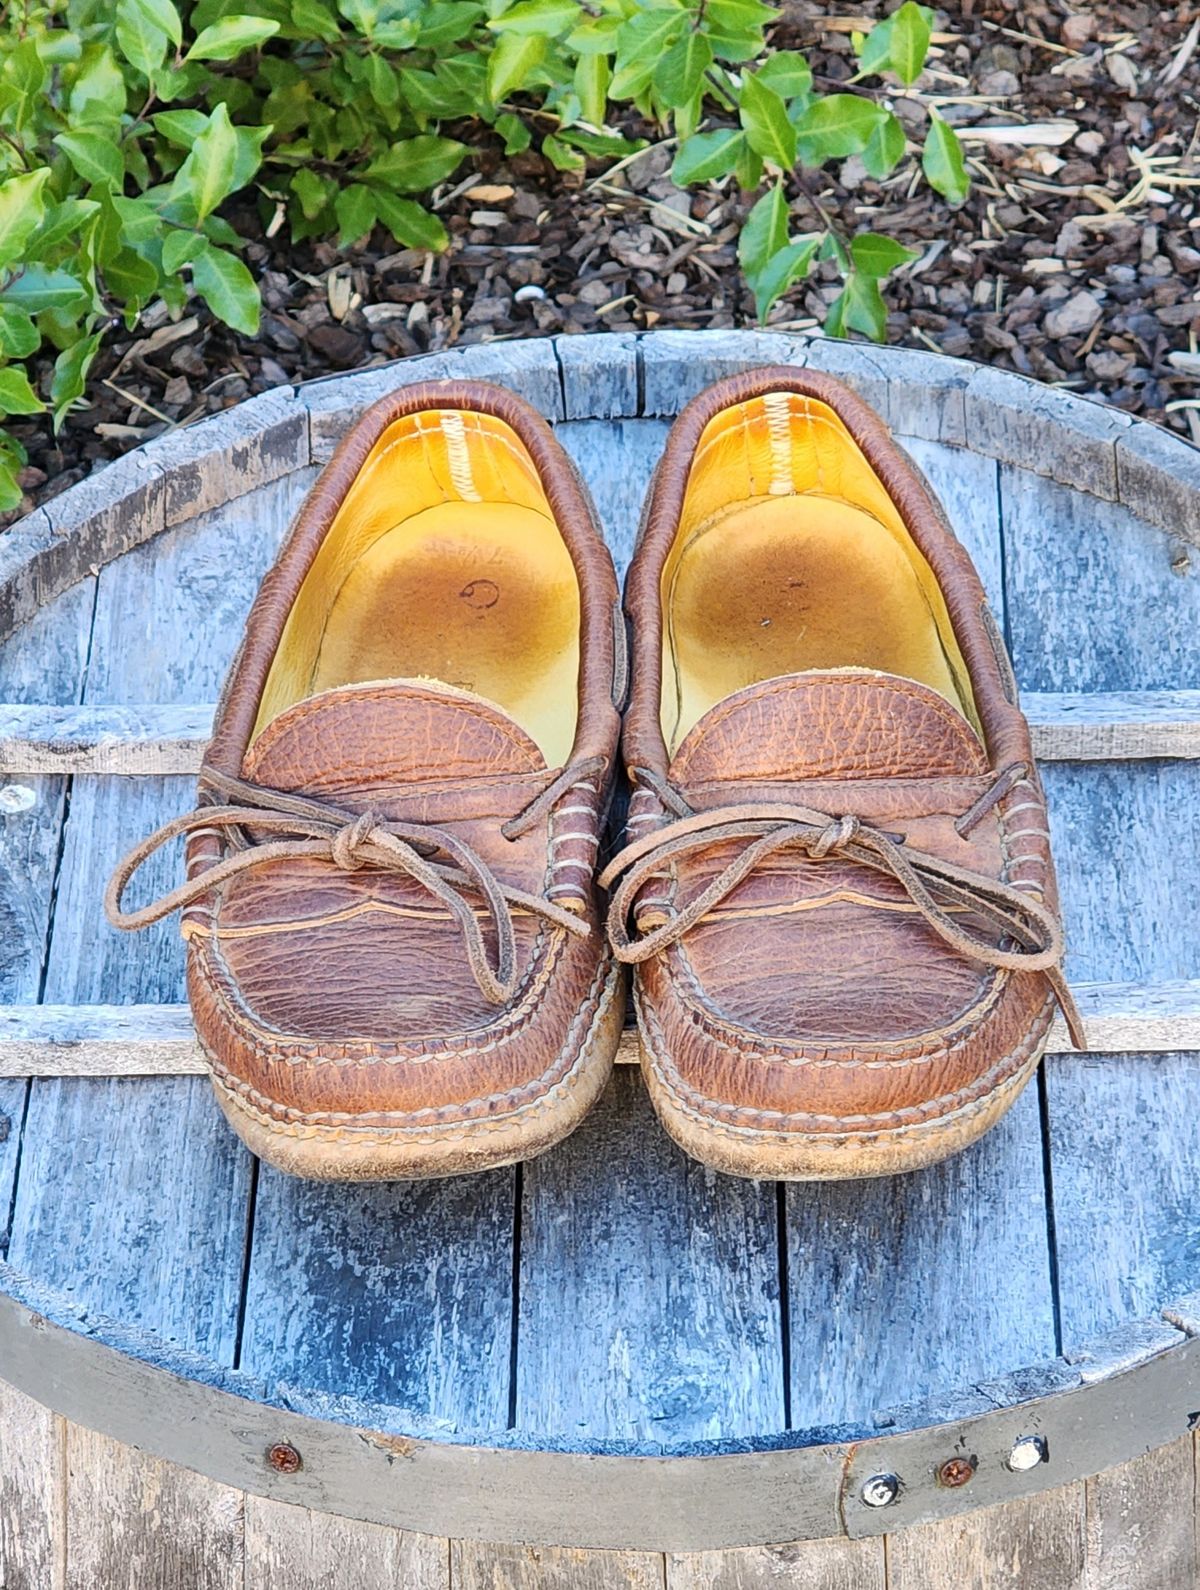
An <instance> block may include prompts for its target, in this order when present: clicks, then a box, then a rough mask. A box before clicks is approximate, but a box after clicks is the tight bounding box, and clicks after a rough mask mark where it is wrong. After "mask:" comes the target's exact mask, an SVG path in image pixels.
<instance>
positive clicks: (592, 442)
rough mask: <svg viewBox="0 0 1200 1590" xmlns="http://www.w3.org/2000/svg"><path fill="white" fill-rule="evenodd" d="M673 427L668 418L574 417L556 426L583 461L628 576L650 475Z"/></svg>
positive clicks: (616, 558) (621, 570) (621, 572)
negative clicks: (667, 420)
mask: <svg viewBox="0 0 1200 1590" xmlns="http://www.w3.org/2000/svg"><path fill="white" fill-rule="evenodd" d="M669 429H670V427H669V425H668V424H667V422H666V421H665V420H628V419H624V420H586V421H585V420H572V421H569V422H568V423H567V424H564V425H559V426H557V427H556V435H557V436H558V439H559V441H560V442H561V443H562V444H563V446H564V447H565V448H566V450H567V452H568V453H570V455H571V457H572V458H573V459H574V460H575V462H576V464H578V466H579V471H580V474H582V476H583V478H584V480H585V481H586V482H587V485H588V489H589V490H590V491H591V493H592V498H593V500H594V502H595V504H596V511H597V512H598V513H599V515H600V523H601V525H602V526H603V528H604V539H605V541H606V542H607V543H608V547H609V550H610V552H611V553H612V555H613V562H614V563H615V564H616V566H617V578H618V579H621V580H623V579H624V578H625V571H626V569H627V568H628V567H629V560H630V558H631V557H632V556H633V545H634V541H635V540H636V538H637V532H638V526H639V524H640V523H641V517H642V504H643V502H644V501H645V497H646V492H647V489H648V488H649V485H650V476H651V475H652V474H653V472H654V466H655V465H656V464H657V463H658V460H659V457H660V456H661V454H662V448H663V442H664V440H665V439H666V435H667V431H668V430H669Z"/></svg>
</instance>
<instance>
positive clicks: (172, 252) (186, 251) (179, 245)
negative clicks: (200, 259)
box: [162, 227, 208, 276]
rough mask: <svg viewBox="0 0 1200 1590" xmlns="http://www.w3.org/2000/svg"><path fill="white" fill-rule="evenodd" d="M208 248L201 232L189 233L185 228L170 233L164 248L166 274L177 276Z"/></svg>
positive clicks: (163, 260) (163, 257)
mask: <svg viewBox="0 0 1200 1590" xmlns="http://www.w3.org/2000/svg"><path fill="white" fill-rule="evenodd" d="M207 246H208V244H207V242H206V241H205V239H204V238H203V237H201V235H200V233H199V232H189V231H188V230H187V229H186V228H185V227H179V228H177V229H175V230H174V231H171V232H168V233H167V235H166V237H165V238H164V239H163V246H162V268H163V272H164V274H165V275H167V276H177V275H178V274H179V272H180V271H181V270H182V269H183V267H184V266H185V265H186V264H187V263H188V261H189V260H191V259H194V258H195V257H196V255H197V254H199V253H201V252H202V250H204V249H205V248H207Z"/></svg>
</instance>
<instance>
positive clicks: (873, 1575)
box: [667, 1540, 948, 1590]
mask: <svg viewBox="0 0 1200 1590" xmlns="http://www.w3.org/2000/svg"><path fill="white" fill-rule="evenodd" d="M885 1583H886V1580H885V1551H884V1543H883V1541H882V1540H801V1541H797V1542H796V1543H795V1544H794V1545H788V1546H744V1547H742V1548H741V1550H739V1551H697V1552H677V1553H674V1554H672V1555H670V1556H668V1557H667V1590H793V1587H794V1590H884V1585H885ZM923 1590H942V1587H941V1586H940V1585H938V1584H937V1582H936V1581H935V1580H931V1581H929V1582H928V1584H927V1585H925V1586H924V1587H923ZM946 1590H948V1586H947V1587H946Z"/></svg>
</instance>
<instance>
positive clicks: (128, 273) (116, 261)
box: [103, 248, 159, 320]
mask: <svg viewBox="0 0 1200 1590" xmlns="http://www.w3.org/2000/svg"><path fill="white" fill-rule="evenodd" d="M103 275H104V285H105V287H107V289H108V291H109V292H110V293H111V294H112V296H113V297H114V298H116V299H117V300H119V302H121V303H123V304H125V305H126V306H127V307H128V306H132V307H135V308H137V307H141V306H142V305H144V304H148V303H149V302H150V300H151V298H153V297H154V294H155V293H156V292H157V291H158V284H159V271H158V268H157V267H156V266H155V265H154V264H152V263H151V261H150V260H148V259H146V258H145V256H144V255H142V254H139V253H137V252H136V251H135V250H134V249H131V248H119V249H117V251H116V252H115V253H114V254H113V255H112V256H111V257H110V258H108V259H106V260H105V262H104V270H103ZM128 318H129V317H128V315H126V319H127V320H128Z"/></svg>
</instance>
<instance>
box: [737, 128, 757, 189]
mask: <svg viewBox="0 0 1200 1590" xmlns="http://www.w3.org/2000/svg"><path fill="white" fill-rule="evenodd" d="M733 174H734V176H735V177H736V178H737V184H738V187H739V188H741V190H742V192H743V193H753V192H754V190H755V188H757V187H758V185H759V183H760V182H761V181H762V179H763V160H762V156H761V155H760V154H759V152H758V150H757V149H751V147H750V145H749V144H748V143H746V141H745V134H744V133H743V135H742V147H741V149H739V150H738V157H737V165H736V166H734V168H733Z"/></svg>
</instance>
